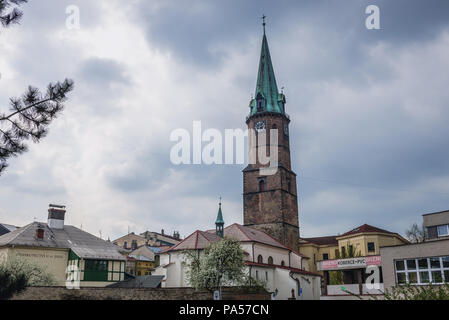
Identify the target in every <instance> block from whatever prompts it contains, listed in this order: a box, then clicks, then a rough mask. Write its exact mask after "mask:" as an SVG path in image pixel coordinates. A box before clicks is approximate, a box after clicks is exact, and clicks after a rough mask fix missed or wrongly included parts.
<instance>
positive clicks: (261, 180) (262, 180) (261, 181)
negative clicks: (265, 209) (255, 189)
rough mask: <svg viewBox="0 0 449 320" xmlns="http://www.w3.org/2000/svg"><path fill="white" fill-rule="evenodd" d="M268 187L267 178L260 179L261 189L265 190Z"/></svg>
mask: <svg viewBox="0 0 449 320" xmlns="http://www.w3.org/2000/svg"><path fill="white" fill-rule="evenodd" d="M265 189H266V182H265V179H260V180H259V191H265Z"/></svg>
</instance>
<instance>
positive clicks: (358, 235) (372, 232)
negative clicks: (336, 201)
mask: <svg viewBox="0 0 449 320" xmlns="http://www.w3.org/2000/svg"><path fill="white" fill-rule="evenodd" d="M405 243H408V241H407V240H406V239H405V238H403V237H402V236H401V235H400V234H398V233H394V232H390V231H387V230H384V229H380V228H377V227H374V226H371V225H368V224H364V225H361V226H359V227H357V228H354V229H352V230H350V231H348V232H346V233H344V234H342V235H338V236H326V237H316V238H301V239H300V243H299V252H300V253H302V254H303V255H305V256H308V257H310V258H311V261H310V270H311V271H313V272H316V271H319V270H318V262H320V261H323V260H332V259H340V258H348V257H349V256H350V255H356V256H362V257H366V256H375V255H379V254H380V247H383V246H389V245H390V246H391V245H400V244H405ZM351 251H352V252H353V253H354V254H350V252H351Z"/></svg>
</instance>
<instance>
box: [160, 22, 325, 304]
mask: <svg viewBox="0 0 449 320" xmlns="http://www.w3.org/2000/svg"><path fill="white" fill-rule="evenodd" d="M263 26H264V34H263V39H262V50H261V55H260V63H259V73H258V77H257V85H256V94H255V98H254V99H252V100H251V102H250V114H249V116H248V117H247V120H246V123H247V125H248V128H249V129H253V130H254V131H255V132H256V143H255V144H252V143H251V142H250V144H249V148H248V149H249V150H250V152H251V149H252V148H253V149H255V150H256V154H257V149H259V148H262V147H264V146H266V141H270V134H271V132H270V130H273V129H274V130H279V133H278V141H275V142H274V145H275V146H276V147H278V148H277V151H275V152H277V153H278V154H277V159H278V163H277V164H276V165H275V167H274V168H273V167H270V166H269V164H266V163H264V162H263V161H259V159H258V158H257V157H256V158H255V161H254V163H251V162H250V163H249V165H248V166H247V167H246V168H245V169H244V170H243V207H244V209H243V220H244V225H239V224H237V223H234V224H232V225H230V226H227V227H225V221H224V219H223V212H222V207H221V202H220V204H219V209H218V214H217V219H216V221H215V230H207V231H200V230H197V231H195V232H194V233H192V234H191V235H189V236H188V237H186V238H185V239H184V240H182V241H181V242H180V243H178V244H177V245H175V246H173V247H171V248H169V249H167V250H165V251H163V252H161V256H160V266H159V267H158V268H156V270H155V272H154V273H153V274H155V275H161V276H164V279H163V281H162V287H186V286H190V284H189V281H188V278H187V273H186V271H187V270H186V265H185V264H184V263H183V262H185V259H186V256H185V254H184V252H185V251H186V250H188V251H194V252H196V254H198V256H201V255H202V254H203V253H204V249H205V248H206V247H207V246H208V245H210V244H211V243H214V242H218V241H220V240H221V239H222V238H223V237H227V238H233V239H236V240H238V241H239V242H240V243H241V247H242V249H243V250H244V252H245V265H246V272H247V274H248V275H250V276H251V277H253V278H254V279H257V280H260V281H263V282H264V283H265V287H266V289H267V290H268V291H269V292H270V293H271V294H272V298H273V299H276V300H278V299H280V300H283V299H292V298H293V299H319V297H320V294H321V290H320V287H321V275H320V274H318V273H315V272H310V270H309V262H308V260H309V258H308V257H306V256H304V255H302V254H300V253H299V252H298V242H299V223H298V198H297V191H296V175H295V173H294V172H293V171H292V170H291V163H290V146H289V130H288V126H289V123H290V119H289V116H288V115H287V114H286V113H285V103H286V99H285V96H284V94H283V93H279V91H278V88H277V84H276V79H275V76H274V70H273V65H272V63H271V57H270V51H269V48H268V41H267V37H266V34H265V22H264V25H263ZM249 131H251V130H249ZM265 134H266V137H267V139H265ZM249 140H250V139H249ZM270 147H271V146H270ZM269 152H272V149H271V148H269ZM267 157H268V155H267ZM267 168H269V169H274V170H264V169H267Z"/></svg>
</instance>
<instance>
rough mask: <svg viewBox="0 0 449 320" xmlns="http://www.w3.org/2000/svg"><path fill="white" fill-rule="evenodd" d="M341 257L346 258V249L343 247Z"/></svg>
mask: <svg viewBox="0 0 449 320" xmlns="http://www.w3.org/2000/svg"><path fill="white" fill-rule="evenodd" d="M341 256H342V257H346V248H345V247H341Z"/></svg>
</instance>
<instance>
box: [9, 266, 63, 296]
mask: <svg viewBox="0 0 449 320" xmlns="http://www.w3.org/2000/svg"><path fill="white" fill-rule="evenodd" d="M55 283H56V280H55V278H54V276H53V275H52V274H50V273H48V272H46V271H45V270H44V269H43V268H42V267H41V266H39V265H37V264H33V263H31V262H28V261H26V260H20V259H11V260H10V261H7V262H4V263H1V264H0V299H2V300H3V299H9V298H11V297H12V296H13V295H14V294H16V293H20V292H22V291H23V290H25V289H26V288H27V287H32V286H51V285H54V284H55Z"/></svg>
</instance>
